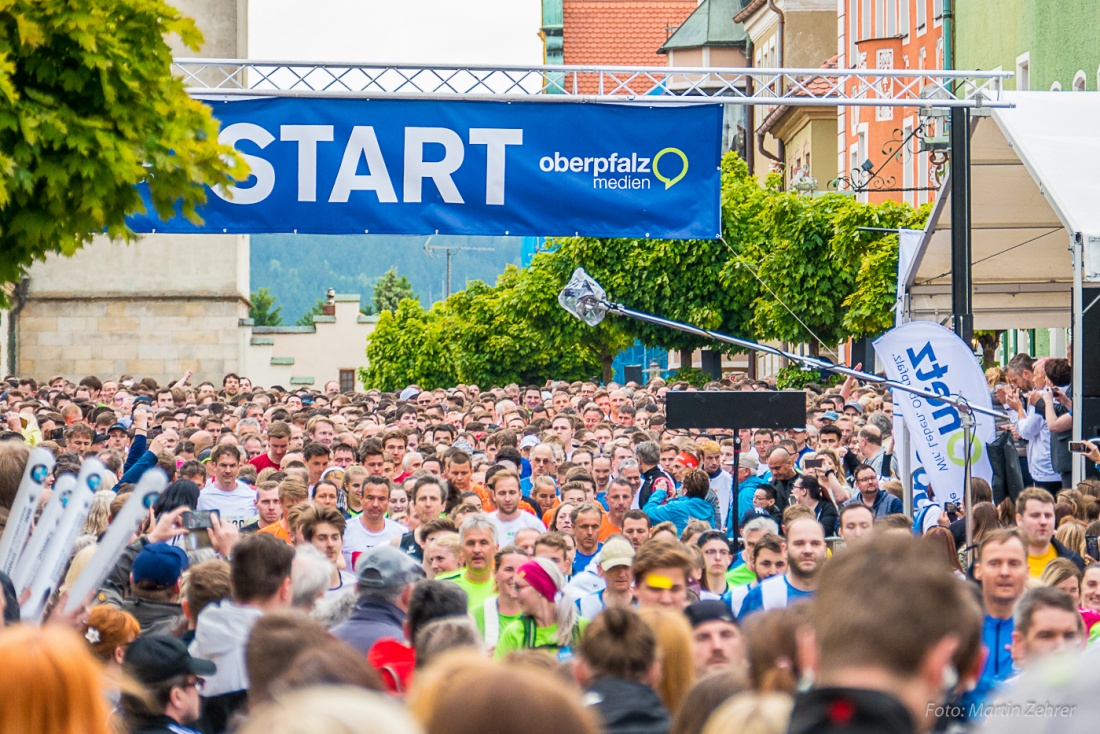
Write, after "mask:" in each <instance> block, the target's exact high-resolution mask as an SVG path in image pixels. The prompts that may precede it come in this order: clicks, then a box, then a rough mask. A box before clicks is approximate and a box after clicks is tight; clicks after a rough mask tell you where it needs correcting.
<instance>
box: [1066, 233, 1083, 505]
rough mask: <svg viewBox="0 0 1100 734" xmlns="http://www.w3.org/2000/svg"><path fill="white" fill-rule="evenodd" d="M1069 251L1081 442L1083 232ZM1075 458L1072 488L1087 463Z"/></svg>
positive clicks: (1076, 425) (1076, 434)
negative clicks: (1070, 257) (1071, 257)
mask: <svg viewBox="0 0 1100 734" xmlns="http://www.w3.org/2000/svg"><path fill="white" fill-rule="evenodd" d="M1070 249H1071V251H1072V252H1073V400H1074V401H1075V402H1076V404H1077V409H1076V410H1074V411H1073V440H1074V441H1080V440H1082V436H1081V414H1082V412H1083V411H1084V405H1085V400H1084V391H1085V377H1084V364H1083V361H1084V350H1085V346H1084V335H1085V314H1084V305H1085V304H1084V300H1085V299H1084V269H1085V263H1084V260H1085V257H1084V256H1085V245H1084V237H1083V235H1082V234H1081V233H1080V232H1076V233H1074V234H1072V235H1071V236H1070ZM1072 456H1073V486H1077V483H1078V482H1080V481H1081V480H1082V479H1084V478H1085V459H1084V458H1083V457H1082V456H1081V455H1080V454H1072Z"/></svg>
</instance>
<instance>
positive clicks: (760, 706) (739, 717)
mask: <svg viewBox="0 0 1100 734" xmlns="http://www.w3.org/2000/svg"><path fill="white" fill-rule="evenodd" d="M793 707H794V700H793V699H792V698H791V697H790V696H788V695H786V694H783V693H738V694H737V695H736V696H733V697H732V698H730V699H729V700H728V701H726V702H725V703H724V704H722V705H721V706H720V707H718V710H717V711H715V712H714V713H713V714H711V716H710V718H709V719H707V724H706V726H704V727H703V734H727V732H737V734H783V733H784V732H785V731H787V725H788V724H789V723H790V719H791V709H792V708H793Z"/></svg>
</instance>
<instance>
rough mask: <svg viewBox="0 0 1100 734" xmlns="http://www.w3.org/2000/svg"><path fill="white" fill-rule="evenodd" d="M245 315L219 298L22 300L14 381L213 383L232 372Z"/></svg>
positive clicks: (242, 308) (240, 308)
mask: <svg viewBox="0 0 1100 734" xmlns="http://www.w3.org/2000/svg"><path fill="white" fill-rule="evenodd" d="M247 315H248V309H247V307H246V306H245V305H244V304H243V303H240V302H234V301H228V300H224V299H213V298H208V299H192V300H189V301H187V302H182V303H181V302H180V301H177V300H174V299H171V300H169V299H156V298H145V297H137V298H129V299H120V298H112V299H86V300H83V301H79V302H74V301H71V300H62V299H41V298H35V299H28V301H27V305H26V307H25V308H24V310H23V313H22V314H20V331H21V339H20V345H19V370H18V371H19V374H21V375H33V376H35V377H37V378H39V379H46V378H48V377H49V376H51V375H54V374H61V375H64V376H65V377H67V378H69V379H72V380H79V379H80V378H81V377H83V376H84V375H88V374H94V375H99V376H101V377H118V376H119V375H122V374H130V375H133V376H134V377H136V378H138V379H141V378H142V377H152V378H154V379H155V380H157V382H159V383H162V384H163V383H167V382H170V381H174V380H176V379H178V378H179V376H180V375H182V374H183V372H184V371H185V370H192V371H193V372H194V373H195V375H196V376H197V377H198V378H199V379H209V380H212V381H215V382H217V381H218V380H220V377H221V376H222V375H224V374H225V373H226V372H232V371H235V370H237V369H238V366H239V365H240V362H241V355H240V352H241V345H242V338H247V335H246V334H247V330H246V329H244V328H242V327H241V326H240V320H241V319H242V318H245V317H247Z"/></svg>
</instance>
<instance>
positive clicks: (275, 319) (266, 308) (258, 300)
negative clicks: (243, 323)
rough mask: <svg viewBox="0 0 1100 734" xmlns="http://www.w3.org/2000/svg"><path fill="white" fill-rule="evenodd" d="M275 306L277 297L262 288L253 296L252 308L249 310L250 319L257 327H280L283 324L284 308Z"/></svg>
mask: <svg viewBox="0 0 1100 734" xmlns="http://www.w3.org/2000/svg"><path fill="white" fill-rule="evenodd" d="M274 306H275V296H273V295H271V293H270V291H268V290H267V288H261V289H260V290H258V291H256V292H255V293H253V294H252V306H251V307H250V308H249V309H248V317H249V318H250V319H252V323H253V324H254V325H256V326H278V325H279V324H281V323H283V317H282V310H283V307H282V306H279V307H278V308H273V307H274Z"/></svg>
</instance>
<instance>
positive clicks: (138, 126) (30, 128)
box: [0, 0, 244, 282]
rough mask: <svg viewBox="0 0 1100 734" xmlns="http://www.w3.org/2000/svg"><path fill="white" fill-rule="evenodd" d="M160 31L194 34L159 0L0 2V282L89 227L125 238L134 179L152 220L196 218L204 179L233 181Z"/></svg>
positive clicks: (238, 169)
mask: <svg viewBox="0 0 1100 734" xmlns="http://www.w3.org/2000/svg"><path fill="white" fill-rule="evenodd" d="M166 34H177V35H178V36H179V38H180V39H181V40H182V42H183V43H184V45H186V46H187V47H188V48H190V49H198V48H199V46H200V44H201V42H202V37H201V35H200V34H199V31H198V29H197V28H196V27H195V25H194V23H193V22H192V21H191V20H190V19H188V18H185V17H183V16H182V15H181V14H180V13H179V11H177V10H175V9H174V8H172V7H171V6H170V5H169V4H168V3H167V2H164V1H163V0H83V1H82V2H79V3H73V2H69V0H2V1H0V239H2V241H3V243H4V244H3V250H4V256H3V257H0V282H12V281H14V280H17V279H18V278H19V277H20V275H21V273H22V271H23V269H24V268H25V267H26V266H28V265H29V264H30V263H31V262H32V261H34V260H36V259H39V260H41V259H44V258H45V256H46V255H47V254H49V253H60V254H64V255H71V254H73V253H74V252H76V251H77V250H78V249H80V248H81V247H82V246H83V245H84V244H85V243H87V242H89V241H90V240H91V238H92V237H93V236H94V235H95V234H97V233H104V232H105V233H106V234H108V235H110V236H111V237H118V238H125V239H132V238H133V233H132V232H131V231H130V230H129V229H128V228H127V226H126V221H125V220H126V217H127V216H128V215H130V214H133V213H136V212H139V211H141V210H142V209H143V204H142V201H141V197H140V195H139V192H138V190H137V189H136V188H135V184H137V183H139V182H141V181H145V182H147V183H148V186H149V193H150V198H151V200H152V203H153V206H154V207H155V209H156V211H157V212H158V213H159V214H160V215H161V216H164V217H167V216H169V215H170V214H171V213H172V211H173V209H178V210H179V211H180V212H181V213H182V214H183V215H184V216H186V217H187V218H188V219H190V220H192V221H196V220H197V218H198V217H197V216H196V213H195V212H196V207H198V206H199V205H201V204H202V203H203V202H204V201H205V193H204V191H203V188H202V185H203V184H208V185H215V184H222V185H226V184H229V183H231V182H232V180H233V179H240V178H242V177H243V175H244V164H243V163H242V162H241V161H240V158H239V157H238V156H237V155H236V154H235V153H234V152H233V151H232V149H230V148H228V147H226V146H222V145H219V144H218V143H217V137H218V129H217V124H216V123H215V121H214V119H213V118H212V117H211V116H210V110H209V108H208V107H206V105H204V104H203V103H201V102H198V101H196V100H193V99H191V98H190V97H189V96H188V95H187V93H186V92H185V90H184V86H183V82H182V81H181V80H180V79H179V78H178V77H175V76H173V75H172V73H171V62H172V52H171V50H170V49H169V47H168V44H167V43H166V42H165V35H166Z"/></svg>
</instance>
